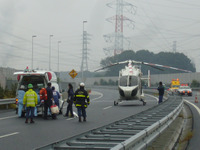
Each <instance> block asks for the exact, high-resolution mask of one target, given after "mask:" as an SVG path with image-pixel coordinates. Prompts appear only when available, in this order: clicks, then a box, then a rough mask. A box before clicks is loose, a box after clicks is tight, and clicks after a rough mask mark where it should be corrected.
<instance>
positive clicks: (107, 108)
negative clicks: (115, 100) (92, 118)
mask: <svg viewBox="0 0 200 150" xmlns="http://www.w3.org/2000/svg"><path fill="white" fill-rule="evenodd" d="M111 107H112V106H108V107H105V108H103V109H104V110H106V109H109V108H111Z"/></svg>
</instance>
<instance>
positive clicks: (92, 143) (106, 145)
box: [36, 96, 183, 150]
mask: <svg viewBox="0 0 200 150" xmlns="http://www.w3.org/2000/svg"><path fill="white" fill-rule="evenodd" d="M182 107H183V100H182V98H181V97H179V96H171V97H169V99H168V100H166V101H164V102H163V103H162V104H160V105H157V106H155V107H153V108H150V109H148V110H146V111H143V112H141V113H139V114H136V115H133V116H130V117H128V118H125V119H122V120H120V121H116V122H114V123H111V124H109V125H106V126H103V127H101V128H97V129H94V130H91V131H88V132H85V133H83V134H80V135H77V136H74V137H72V138H69V139H65V140H62V141H57V142H55V143H52V144H49V145H47V146H44V147H40V148H37V149H36V150H58V149H59V150H60V149H68V150H72V149H95V150H98V149H101V150H108V149H112V150H129V149H137V150H139V149H144V148H146V146H147V145H149V144H150V143H151V142H152V141H153V140H154V139H155V138H156V137H157V136H158V135H159V134H160V133H161V132H162V131H163V130H164V129H165V128H167V127H168V126H169V125H170V124H171V123H172V122H173V120H174V119H175V118H176V117H177V116H178V114H179V113H180V111H181V109H182Z"/></svg>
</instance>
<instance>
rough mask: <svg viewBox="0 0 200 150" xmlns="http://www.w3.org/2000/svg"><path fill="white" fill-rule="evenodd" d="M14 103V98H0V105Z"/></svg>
mask: <svg viewBox="0 0 200 150" xmlns="http://www.w3.org/2000/svg"><path fill="white" fill-rule="evenodd" d="M14 103H15V98H9V99H0V105H6V104H14Z"/></svg>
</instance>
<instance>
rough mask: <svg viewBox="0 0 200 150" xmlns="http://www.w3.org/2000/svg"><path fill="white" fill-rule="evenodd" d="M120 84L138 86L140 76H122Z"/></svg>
mask: <svg viewBox="0 0 200 150" xmlns="http://www.w3.org/2000/svg"><path fill="white" fill-rule="evenodd" d="M119 84H120V86H136V85H138V77H136V76H121V77H120V82H119Z"/></svg>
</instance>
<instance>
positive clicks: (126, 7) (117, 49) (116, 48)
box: [104, 0, 136, 56]
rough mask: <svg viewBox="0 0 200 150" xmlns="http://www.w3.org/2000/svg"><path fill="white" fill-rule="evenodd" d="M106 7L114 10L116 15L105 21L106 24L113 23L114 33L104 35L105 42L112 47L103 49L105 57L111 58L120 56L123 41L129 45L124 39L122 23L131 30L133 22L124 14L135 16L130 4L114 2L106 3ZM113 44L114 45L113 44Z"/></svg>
mask: <svg viewBox="0 0 200 150" xmlns="http://www.w3.org/2000/svg"><path fill="white" fill-rule="evenodd" d="M107 6H108V7H110V8H115V10H116V15H115V16H113V17H110V18H108V19H106V20H107V21H108V22H111V23H113V22H114V23H115V32H114V33H111V34H107V35H104V38H105V41H106V42H108V43H112V46H110V47H107V48H104V53H105V54H106V55H107V56H113V55H116V54H120V53H121V52H123V50H124V41H125V40H126V41H127V42H128V43H129V44H130V42H129V41H128V38H126V37H124V35H123V30H124V23H125V22H126V25H127V26H128V27H130V28H132V29H134V27H135V26H134V21H133V20H131V19H129V18H127V17H125V16H124V15H123V13H124V12H127V13H130V14H135V12H136V7H135V6H134V5H132V4H130V3H127V2H125V1H123V0H116V1H114V2H111V3H108V4H107ZM113 42H114V44H113Z"/></svg>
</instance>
